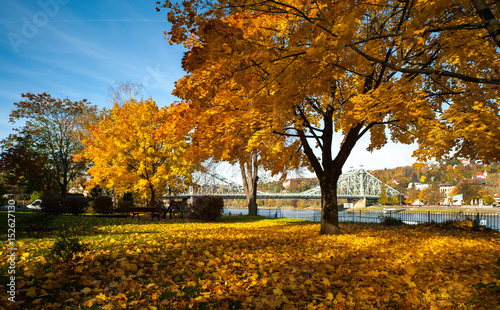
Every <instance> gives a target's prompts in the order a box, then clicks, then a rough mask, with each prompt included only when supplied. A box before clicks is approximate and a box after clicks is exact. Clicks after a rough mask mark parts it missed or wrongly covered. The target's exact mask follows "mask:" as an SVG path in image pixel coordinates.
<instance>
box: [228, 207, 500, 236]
mask: <svg viewBox="0 0 500 310" xmlns="http://www.w3.org/2000/svg"><path fill="white" fill-rule="evenodd" d="M238 210H241V211H243V213H242V214H245V211H246V210H245V209H238ZM233 211H236V210H234V209H233ZM225 214H228V211H225ZM233 214H240V213H239V212H238V213H236V212H233ZM258 214H259V215H262V216H265V217H271V218H274V217H280V218H296V219H303V220H308V221H315V222H319V221H321V211H320V210H299V209H278V210H277V209H276V208H273V209H259V211H258ZM386 217H390V218H395V219H400V220H402V221H403V222H404V223H406V224H410V225H412V224H419V223H432V222H435V223H442V222H446V221H464V220H470V221H477V222H478V223H479V225H480V226H485V227H488V228H491V229H495V230H498V231H500V213H484V212H440V211H390V210H386V211H370V212H363V211H355V212H353V211H352V210H349V211H341V212H339V222H358V223H380V222H381V221H383V220H384V218H386Z"/></svg>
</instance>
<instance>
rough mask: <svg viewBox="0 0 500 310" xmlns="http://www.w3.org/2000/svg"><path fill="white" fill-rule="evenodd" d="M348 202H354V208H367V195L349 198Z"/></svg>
mask: <svg viewBox="0 0 500 310" xmlns="http://www.w3.org/2000/svg"><path fill="white" fill-rule="evenodd" d="M347 202H349V203H354V208H366V197H363V198H359V199H356V198H349V199H347Z"/></svg>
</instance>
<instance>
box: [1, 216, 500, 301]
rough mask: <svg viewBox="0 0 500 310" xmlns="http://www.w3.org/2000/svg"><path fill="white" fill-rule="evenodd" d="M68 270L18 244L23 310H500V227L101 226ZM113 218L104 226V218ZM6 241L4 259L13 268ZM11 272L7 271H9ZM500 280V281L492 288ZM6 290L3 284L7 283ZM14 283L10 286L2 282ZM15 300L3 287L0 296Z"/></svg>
mask: <svg viewBox="0 0 500 310" xmlns="http://www.w3.org/2000/svg"><path fill="white" fill-rule="evenodd" d="M79 221H80V224H79V226H80V227H84V228H83V229H82V230H80V232H79V234H80V235H81V237H82V238H83V239H84V241H85V242H86V243H87V244H88V245H89V248H90V251H88V252H86V253H85V254H84V255H83V257H80V258H79V260H78V261H77V262H76V263H75V266H74V268H72V269H66V268H62V267H60V266H58V265H55V264H54V263H53V262H52V261H51V259H50V257H48V256H47V255H48V253H49V251H50V248H51V246H52V244H53V243H54V240H55V239H54V236H51V237H45V238H42V237H39V238H26V239H22V240H19V241H18V243H17V246H18V253H17V257H18V261H17V274H16V285H17V287H16V289H17V294H18V295H17V297H16V300H17V301H18V305H17V306H18V307H20V308H29V309H42V308H43V309H51V308H52V309H131V308H132V309H184V308H185V309H188V308H194V309H214V308H220V309H498V307H499V306H500V299H499V296H498V291H499V288H498V285H500V276H499V273H498V266H497V265H496V262H497V260H498V259H499V258H500V242H499V236H500V235H499V233H498V232H474V231H462V230H461V231H448V230H443V229H440V228H432V227H420V226H418V227H408V226H402V227H384V226H381V225H376V224H344V225H342V226H341V229H342V231H343V234H342V235H339V236H320V235H318V231H319V225H318V224H304V223H300V222H290V221H280V220H261V221H255V222H249V223H169V222H155V223H151V224H140V225H138V224H134V223H133V222H132V221H131V220H123V221H122V223H121V224H119V223H118V224H117V223H116V221H115V222H113V224H112V225H106V224H103V225H101V226H95V225H92V224H91V223H90V224H89V223H88V221H92V219H88V218H81V219H80V220H79ZM104 223H105V222H104ZM7 248H8V245H7V243H5V245H4V248H3V251H2V252H1V253H0V259H1V261H0V262H1V263H2V264H3V266H4V267H6V264H7V263H8V262H7ZM3 270H6V268H4V269H3ZM494 283H495V284H494ZM2 284H3V283H2ZM4 287H5V286H4ZM7 297H8V296H7V295H6V294H5V289H4V292H2V298H4V299H5V300H6V298H7Z"/></svg>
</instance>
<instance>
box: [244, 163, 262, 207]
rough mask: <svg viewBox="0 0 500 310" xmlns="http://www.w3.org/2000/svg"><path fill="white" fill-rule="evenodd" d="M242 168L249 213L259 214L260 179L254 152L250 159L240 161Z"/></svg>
mask: <svg viewBox="0 0 500 310" xmlns="http://www.w3.org/2000/svg"><path fill="white" fill-rule="evenodd" d="M240 170H241V177H242V179H243V188H244V189H245V196H246V198H247V206H248V215H257V211H258V210H257V181H258V179H259V177H258V167H257V155H256V154H252V155H251V156H250V161H247V162H244V161H240Z"/></svg>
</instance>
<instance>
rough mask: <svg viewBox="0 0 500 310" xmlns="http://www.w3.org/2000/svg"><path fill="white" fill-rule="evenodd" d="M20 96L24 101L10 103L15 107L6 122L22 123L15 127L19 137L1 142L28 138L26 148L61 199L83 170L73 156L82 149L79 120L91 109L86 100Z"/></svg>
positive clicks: (40, 95) (93, 108)
mask: <svg viewBox="0 0 500 310" xmlns="http://www.w3.org/2000/svg"><path fill="white" fill-rule="evenodd" d="M22 97H23V98H24V99H25V100H23V101H20V102H16V103H14V105H15V106H16V108H15V109H14V110H13V111H12V112H11V114H10V122H11V123H16V122H17V121H20V120H23V121H24V126H23V127H21V128H16V129H15V130H16V131H18V132H19V134H15V135H11V136H10V137H9V140H7V141H4V143H8V141H13V140H16V139H17V138H19V137H29V139H30V143H31V145H30V149H32V150H35V151H36V154H37V155H38V156H39V157H40V159H41V161H40V162H42V163H43V164H44V166H45V168H46V169H45V170H46V171H47V172H48V173H49V176H50V179H51V180H53V181H54V182H55V183H57V185H58V186H59V192H60V194H61V196H65V195H66V193H67V192H68V184H69V182H71V181H72V180H73V179H75V178H76V177H77V176H78V175H80V174H81V173H82V171H83V169H84V167H85V166H84V163H83V162H82V161H75V160H74V158H73V156H74V155H75V154H77V153H78V152H80V151H81V150H82V144H81V132H82V127H83V124H84V122H83V120H84V118H85V117H86V116H87V115H89V114H92V113H94V112H95V106H92V105H90V104H89V103H88V102H87V100H86V99H83V100H81V101H71V100H69V99H57V98H53V97H52V96H51V95H50V94H48V93H42V94H38V95H35V94H31V93H26V94H22Z"/></svg>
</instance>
